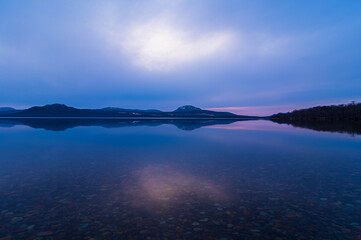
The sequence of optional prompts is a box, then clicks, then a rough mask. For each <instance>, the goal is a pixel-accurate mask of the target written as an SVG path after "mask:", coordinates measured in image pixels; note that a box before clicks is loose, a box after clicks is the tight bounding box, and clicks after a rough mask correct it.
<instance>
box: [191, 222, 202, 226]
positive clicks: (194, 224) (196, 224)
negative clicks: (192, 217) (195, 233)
mask: <svg viewBox="0 0 361 240" xmlns="http://www.w3.org/2000/svg"><path fill="white" fill-rule="evenodd" d="M192 225H193V226H199V225H200V223H199V222H194V223H192Z"/></svg>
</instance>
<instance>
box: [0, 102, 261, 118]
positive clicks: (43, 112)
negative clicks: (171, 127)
mask: <svg viewBox="0 0 361 240" xmlns="http://www.w3.org/2000/svg"><path fill="white" fill-rule="evenodd" d="M5 116H6V117H19V118H21V117H79V118H81V117H99V118H106V117H116V118H121V117H126V118H139V117H143V118H144V117H147V118H247V119H251V118H252V119H253V118H257V117H251V116H241V115H236V114H233V113H229V112H215V111H209V110H203V109H201V108H197V107H194V106H191V105H185V106H182V107H179V108H177V109H176V110H175V111H172V112H162V111H160V110H154V109H150V110H138V109H124V108H114V107H107V108H102V109H78V108H74V107H69V106H66V105H64V104H49V105H45V106H36V107H31V108H29V109H25V110H22V111H16V112H7V114H2V117H5Z"/></svg>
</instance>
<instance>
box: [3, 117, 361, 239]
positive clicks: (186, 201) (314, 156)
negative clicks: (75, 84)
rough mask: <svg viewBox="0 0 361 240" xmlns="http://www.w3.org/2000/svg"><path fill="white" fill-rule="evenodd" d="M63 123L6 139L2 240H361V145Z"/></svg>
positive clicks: (253, 126)
mask: <svg viewBox="0 0 361 240" xmlns="http://www.w3.org/2000/svg"><path fill="white" fill-rule="evenodd" d="M32 121H33V120H32ZM92 121H93V120H92ZM97 121H98V120H97ZM55 123H56V124H55V125H54V122H50V123H47V124H48V125H46V124H45V125H44V122H40V123H36V122H31V123H29V122H27V125H28V124H29V126H32V127H37V129H34V128H28V127H23V125H18V124H19V123H16V124H15V126H13V127H0V143H1V145H0V166H1V167H0V239H1V240H3V239H39V240H40V239H358V238H360V236H361V200H360V199H361V139H360V137H358V136H356V137H350V136H349V135H347V134H334V133H324V132H317V131H310V130H305V129H302V128H293V127H292V126H289V125H279V124H277V123H272V122H271V121H243V122H233V123H229V124H225V123H224V122H223V123H220V122H217V124H216V125H210V122H207V124H208V125H207V127H201V128H198V129H197V130H196V131H182V130H180V129H179V128H176V127H174V126H173V125H170V124H159V123H156V122H151V124H150V122H148V124H147V125H144V122H142V123H141V124H140V123H139V126H138V125H137V124H138V123H136V125H133V123H124V122H116V126H123V127H115V128H104V127H87V126H86V123H84V122H82V123H81V124H80V125H81V126H83V127H77V128H73V127H74V126H78V125H77V124H78V123H76V124H75V125H74V123H71V122H65V123H64V124H63V125H62V124H60V122H59V121H56V122H55ZM110 123H111V124H110ZM110 123H109V122H108V124H110V125H111V126H114V122H112V121H111V122H110ZM2 124H3V126H5V125H6V123H4V122H3V123H2ZM11 124H13V122H12V123H7V125H6V126H10V125H11ZM21 124H25V123H21ZM87 124H89V125H91V126H92V125H96V126H105V125H104V122H103V121H101V122H98V125H97V124H94V122H91V124H90V122H88V123H87ZM119 124H120V125H119ZM172 124H173V123H172ZM177 124H180V123H179V122H178V123H177ZM182 124H185V125H186V126H203V125H204V124H205V122H201V123H199V122H198V123H196V122H194V123H190V122H183V123H182ZM202 124H203V125H202ZM212 124H214V122H213V123H212ZM149 125H151V126H154V127H147V126H149ZM155 125H158V126H156V127H155ZM185 125H182V126H185ZM49 126H50V127H49ZM64 126H65V127H64ZM69 126H73V127H71V128H69ZM107 126H108V125H107ZM134 126H137V127H134ZM178 126H179V125H178ZM44 129H48V130H50V129H51V130H61V129H63V130H64V129H67V130H66V131H46V130H44ZM182 129H183V128H182ZM186 129H190V127H186ZM234 129H236V130H237V131H233V130H234ZM310 133H311V134H310Z"/></svg>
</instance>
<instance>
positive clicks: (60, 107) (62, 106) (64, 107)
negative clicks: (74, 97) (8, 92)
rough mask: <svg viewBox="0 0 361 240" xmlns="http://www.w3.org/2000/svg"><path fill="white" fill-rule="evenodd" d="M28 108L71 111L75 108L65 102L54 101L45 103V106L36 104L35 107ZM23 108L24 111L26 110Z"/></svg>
mask: <svg viewBox="0 0 361 240" xmlns="http://www.w3.org/2000/svg"><path fill="white" fill-rule="evenodd" d="M28 110H30V111H32V110H41V111H56V112H63V111H72V110H76V108H73V107H68V106H67V105H65V104H60V103H54V104H47V105H45V106H41V107H40V106H37V107H32V108H29V109H28ZM28 110H25V111H28Z"/></svg>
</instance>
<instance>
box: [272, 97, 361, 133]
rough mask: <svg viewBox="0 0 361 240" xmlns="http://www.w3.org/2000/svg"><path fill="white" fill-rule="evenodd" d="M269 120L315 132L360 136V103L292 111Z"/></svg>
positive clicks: (273, 116) (276, 115)
mask: <svg viewBox="0 0 361 240" xmlns="http://www.w3.org/2000/svg"><path fill="white" fill-rule="evenodd" d="M270 119H271V120H272V121H274V122H277V123H280V124H284V123H285V124H291V125H292V126H295V127H302V128H308V129H312V130H316V131H327V132H340V133H349V134H361V103H357V104H355V103H351V104H346V105H345V104H342V105H332V106H318V107H313V108H308V109H301V110H294V111H293V112H289V113H278V114H275V115H272V116H271V117H270Z"/></svg>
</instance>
